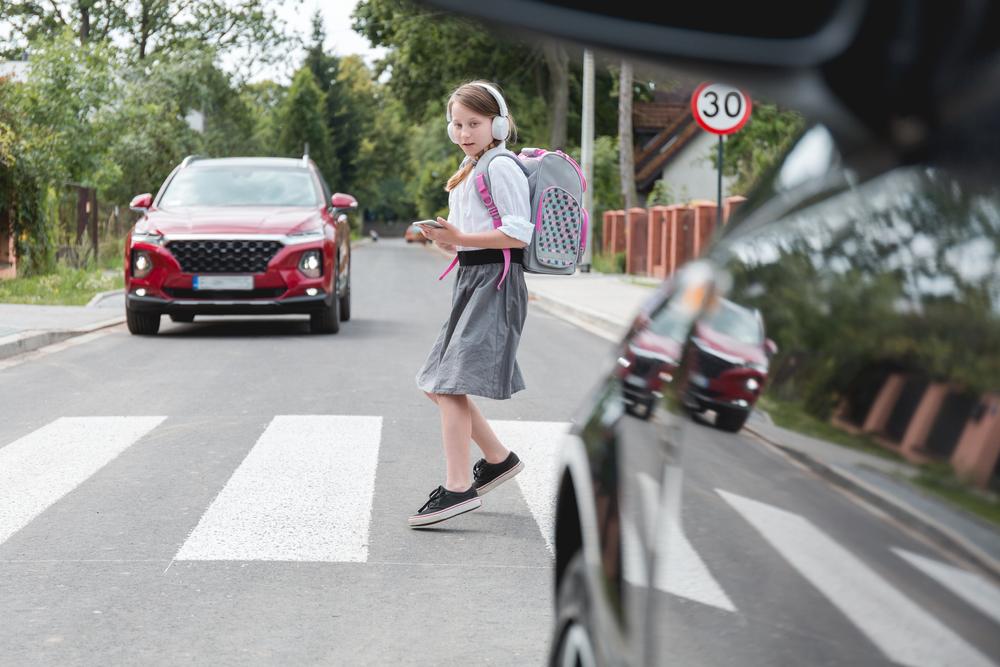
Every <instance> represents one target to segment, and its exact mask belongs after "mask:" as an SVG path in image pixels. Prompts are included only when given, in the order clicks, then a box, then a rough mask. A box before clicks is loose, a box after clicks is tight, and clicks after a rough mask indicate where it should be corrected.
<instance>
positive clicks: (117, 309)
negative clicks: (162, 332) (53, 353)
mask: <svg viewBox="0 0 1000 667" xmlns="http://www.w3.org/2000/svg"><path fill="white" fill-rule="evenodd" d="M124 321H125V304H124V300H123V298H122V290H113V291H110V292H102V293H100V294H97V295H95V296H94V298H93V299H91V301H90V303H89V304H87V305H86V306H35V305H30V304H20V303H0V359H4V358H6V357H11V356H14V355H15V354H21V353H24V352H30V351H31V350H36V349H38V348H40V347H44V346H46V345H51V344H52V343H59V342H61V341H64V340H66V339H68V338H73V337H74V336H80V335H83V334H87V333H90V332H92V331H96V330H97V329H103V328H105V327H111V326H115V325H118V324H121V323H122V322H124Z"/></svg>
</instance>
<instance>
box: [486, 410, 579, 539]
mask: <svg viewBox="0 0 1000 667" xmlns="http://www.w3.org/2000/svg"><path fill="white" fill-rule="evenodd" d="M489 423H490V426H491V427H492V428H493V431H494V432H495V433H496V434H497V437H498V438H500V442H502V443H503V444H504V446H506V447H507V448H508V449H512V450H514V452H516V453H517V455H518V457H519V458H520V459H521V460H522V461H523V462H524V470H523V471H521V473H520V474H519V475H518V476H517V477H515V478H514V479H516V480H517V483H518V485H519V486H520V487H521V495H523V496H524V501H525V502H526V503H527V504H528V509H530V510H531V514H532V516H534V517H535V522H536V523H537V524H538V529H539V530H540V531H542V537H543V538H544V539H545V545H546V546H547V547H548V548H549V551H550V552H552V553H555V546H554V545H553V536H554V532H553V531H554V530H555V513H556V493H557V492H558V489H557V488H556V487H557V485H558V483H559V480H558V479H557V477H558V474H559V445H560V443H561V442H562V440H563V438H564V437H565V436H566V432H567V431H569V427H570V424H569V422H528V421H505V420H493V419H491V420H489Z"/></svg>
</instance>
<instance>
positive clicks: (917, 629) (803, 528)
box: [716, 489, 992, 667]
mask: <svg viewBox="0 0 1000 667" xmlns="http://www.w3.org/2000/svg"><path fill="white" fill-rule="evenodd" d="M716 492H717V493H718V494H719V495H721V496H722V497H723V498H724V499H725V500H726V502H728V503H729V504H730V505H731V506H732V507H733V508H734V509H735V510H736V511H737V512H739V513H740V514H741V515H742V516H743V518H745V519H746V520H747V521H748V522H750V524H752V525H753V527H754V528H756V529H757V531H758V532H760V534H761V535H763V536H764V538H765V539H766V540H767V541H768V542H770V543H771V545H772V546H773V547H774V548H775V549H777V551H778V553H780V554H781V555H782V556H783V557H784V558H785V560H787V561H788V562H789V563H790V564H791V565H792V566H793V567H794V568H795V569H796V570H798V571H799V573H800V574H801V575H802V576H803V577H805V578H806V579H807V580H808V581H809V582H810V583H812V585H813V586H815V587H816V588H818V589H819V590H820V591H821V592H822V593H823V594H824V595H825V596H826V597H827V598H828V599H829V600H830V602H832V603H833V604H834V605H835V606H836V607H837V608H838V609H839V610H840V611H841V612H842V613H843V614H844V615H845V616H847V618H848V619H850V620H851V622H852V623H854V625H856V626H857V628H858V629H859V630H860V631H861V632H863V633H864V634H865V635H866V636H867V637H868V638H869V639H870V640H871V641H872V643H874V644H875V645H876V646H878V647H879V649H881V650H882V652H883V653H885V655H886V656H888V658H889V659H890V660H893V661H895V662H898V663H900V664H904V665H914V666H916V665H940V666H942V667H944V666H946V665H956V666H961V667H973V666H976V667H978V666H980V665H982V666H987V665H991V664H992V663H991V662H990V661H989V659H987V658H986V656H984V655H983V654H982V653H980V652H979V651H977V650H976V649H975V648H973V647H972V646H970V645H969V644H968V643H966V642H965V641H964V640H963V639H962V638H961V637H959V636H958V635H957V634H955V633H954V632H952V631H951V630H950V629H949V628H947V627H945V626H944V625H942V624H941V623H940V622H939V621H938V620H937V619H936V618H934V617H933V616H932V615H931V614H929V613H928V612H927V611H925V610H924V609H922V608H920V607H918V606H917V605H916V604H914V603H913V602H912V601H911V600H910V599H909V598H907V597H906V596H904V595H903V594H902V593H900V592H899V591H898V590H896V589H895V588H893V587H892V586H891V585H889V584H888V583H887V582H886V581H885V580H884V579H882V577H880V576H879V575H878V574H876V573H875V572H874V571H873V570H872V569H871V568H869V567H868V566H867V565H865V564H864V563H863V562H862V561H861V560H860V559H858V558H857V557H856V556H854V554H852V553H851V552H850V551H848V550H847V549H845V548H844V547H842V546H840V544H838V543H837V542H835V541H834V540H832V539H831V538H830V537H828V536H827V535H826V534H825V533H823V532H822V531H820V530H819V529H817V528H816V527H815V526H813V525H812V523H810V522H809V521H807V520H806V519H804V518H802V517H800V516H798V515H796V514H792V513H791V512H787V511H785V510H782V509H779V508H777V507H773V506H771V505H767V504H765V503H762V502H758V501H756V500H750V499H749V498H744V497H742V496H738V495H736V494H733V493H727V492H725V491H722V490H720V489H716Z"/></svg>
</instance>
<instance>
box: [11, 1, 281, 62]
mask: <svg viewBox="0 0 1000 667" xmlns="http://www.w3.org/2000/svg"><path fill="white" fill-rule="evenodd" d="M293 3H295V4H299V3H301V0H293ZM279 4H284V5H288V4H291V3H288V2H285V3H279V2H278V1H277V0H234V1H228V0H197V1H196V0H103V1H99V0H50V1H49V2H44V3H43V2H11V1H10V0H2V1H0V24H5V25H6V26H8V27H9V29H10V31H11V37H12V39H11V40H10V43H8V44H7V45H5V46H3V47H0V56H2V57H7V58H11V57H14V58H16V57H19V56H20V54H21V53H23V51H24V50H25V49H26V48H28V47H29V46H33V45H34V42H35V40H37V39H39V38H42V39H50V38H51V37H53V36H55V35H56V34H60V33H62V32H63V31H64V30H69V31H70V32H72V34H73V35H75V36H76V38H77V39H78V40H79V43H80V44H86V43H88V42H110V43H114V44H118V45H121V46H122V48H123V49H124V51H125V56H126V57H127V58H128V59H129V60H142V59H144V58H146V57H148V56H151V55H153V54H155V53H170V52H177V51H179V50H184V49H187V48H190V47H191V46H192V45H201V44H211V45H213V47H214V48H216V49H218V50H220V51H222V52H229V51H238V52H240V54H241V57H240V59H239V64H238V68H240V69H242V70H243V71H245V72H247V73H249V72H250V71H252V69H253V67H254V66H255V65H256V64H257V63H261V62H278V61H280V60H281V59H283V58H284V56H285V54H287V53H288V51H289V48H290V46H291V44H293V43H294V41H295V38H294V37H292V36H289V35H288V34H287V33H286V31H285V25H284V23H283V22H282V21H281V19H280V17H279V16H278V14H277V11H276V10H277V7H278V6H279Z"/></svg>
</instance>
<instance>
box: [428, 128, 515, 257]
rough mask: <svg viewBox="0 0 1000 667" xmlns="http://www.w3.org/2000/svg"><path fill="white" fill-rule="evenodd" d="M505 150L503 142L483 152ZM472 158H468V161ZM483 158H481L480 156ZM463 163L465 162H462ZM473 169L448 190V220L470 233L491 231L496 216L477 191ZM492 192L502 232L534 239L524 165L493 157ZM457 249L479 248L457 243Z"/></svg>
mask: <svg viewBox="0 0 1000 667" xmlns="http://www.w3.org/2000/svg"><path fill="white" fill-rule="evenodd" d="M504 149H505V144H503V143H501V144H500V145H499V146H495V147H494V148H491V149H490V150H488V151H486V153H484V154H483V158H485V157H486V156H487V155H489V154H490V153H493V152H495V151H500V150H504ZM468 159H469V158H466V160H468ZM480 159H482V158H480ZM463 164H464V162H463ZM474 173H475V172H474V171H473V172H470V173H469V175H468V176H466V177H465V180H463V181H462V182H461V183H459V184H458V186H457V187H456V188H455V189H454V190H452V191H451V192H449V193H448V222H449V223H451V224H452V225H455V226H456V227H458V228H459V229H460V230H461V231H463V232H465V233H467V234H475V233H478V232H488V231H490V230H491V229H494V227H493V218H491V217H490V212H489V211H488V210H486V205H485V204H483V200H482V199H481V198H480V196H479V191H478V190H476V184H475V182H476V179H475V177H474ZM489 173H490V194H491V195H492V196H493V202H494V203H495V204H496V207H497V211H498V212H499V213H500V221H501V223H502V224H501V226H500V227H497V228H496V229H499V230H500V231H501V232H503V233H504V234H506V235H507V236H510V237H512V238H515V239H517V240H519V241H524V242H525V243H530V242H531V234H532V231H533V230H534V226H533V225H532V224H531V199H530V191H529V189H528V177H527V176H525V175H524V172H523V171H521V168H520V167H518V166H517V165H516V164H514V162H513V160H509V159H507V158H498V159H494V160H493V161H492V162H491V163H490V166H489ZM457 249H458V250H478V248H475V247H467V246H457Z"/></svg>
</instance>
